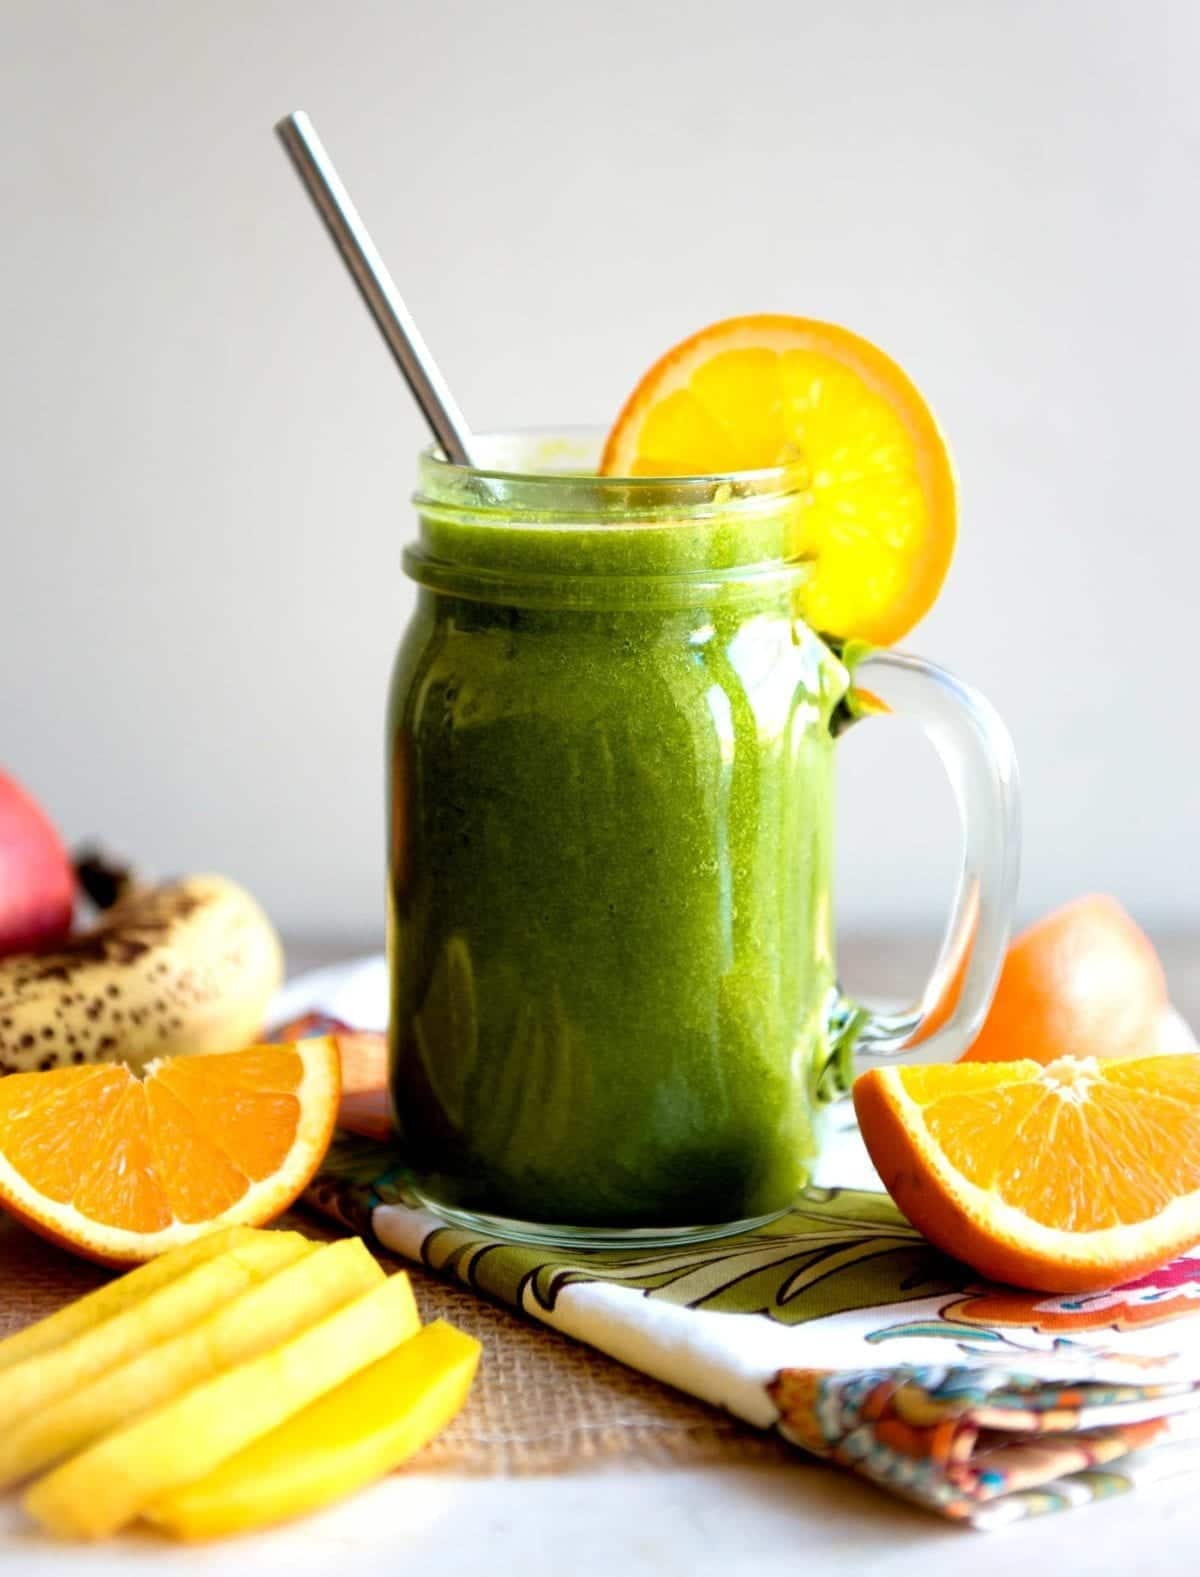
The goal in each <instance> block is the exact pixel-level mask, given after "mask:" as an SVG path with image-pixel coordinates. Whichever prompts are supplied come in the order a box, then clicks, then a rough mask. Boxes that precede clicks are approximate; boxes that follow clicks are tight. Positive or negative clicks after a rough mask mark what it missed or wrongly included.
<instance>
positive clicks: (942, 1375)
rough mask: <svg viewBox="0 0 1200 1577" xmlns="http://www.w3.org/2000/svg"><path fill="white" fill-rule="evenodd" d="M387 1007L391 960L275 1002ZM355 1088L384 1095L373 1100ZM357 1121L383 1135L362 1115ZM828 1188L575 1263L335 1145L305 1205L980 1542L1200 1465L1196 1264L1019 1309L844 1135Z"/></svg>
mask: <svg viewBox="0 0 1200 1577" xmlns="http://www.w3.org/2000/svg"><path fill="white" fill-rule="evenodd" d="M386 1002H387V993H386V977H385V974H384V971H383V968H382V964H381V962H380V961H378V960H370V961H367V962H365V963H360V964H355V965H352V966H348V967H347V968H345V969H341V970H327V971H322V972H320V974H318V975H314V976H310V977H308V978H307V979H302V980H301V981H298V982H296V983H294V984H293V985H292V986H291V987H289V988H288V990H287V992H286V993H285V995H284V998H283V999H282V1000H281V1002H280V1004H279V1008H280V1016H282V1017H287V1018H291V1017H292V1016H293V1015H296V1014H300V1013H305V1012H308V1013H312V1012H316V1013H319V1014H320V1013H324V1014H329V1015H333V1016H335V1017H334V1018H333V1019H332V1020H331V1022H332V1023H333V1026H334V1027H337V1020H341V1021H343V1022H349V1023H355V1024H359V1025H363V1024H366V1025H371V1024H379V1023H380V1022H382V1021H383V1018H384V1017H385V1015H386ZM312 1022H313V1021H311V1020H309V1021H308V1023H309V1024H310V1026H311V1025H312ZM318 1022H319V1021H318ZM356 1094H357V1095H359V1096H362V1095H366V1096H367V1097H368V1101H369V1097H370V1091H364V1090H363V1089H362V1088H361V1084H360V1088H359V1089H358V1090H357V1091H356ZM363 1126H365V1127H366V1128H367V1129H368V1131H371V1130H372V1127H373V1124H372V1121H371V1118H370V1114H369V1113H368V1115H367V1120H366V1122H365V1123H364V1124H363ZM872 1181H874V1182H875V1186H874V1188H872V1187H871V1186H870V1184H871V1182H872ZM819 1184H820V1186H814V1187H813V1188H812V1189H810V1190H809V1191H808V1192H807V1193H806V1195H805V1196H804V1197H803V1198H802V1199H800V1200H798V1201H797V1203H796V1206H795V1208H794V1209H793V1210H792V1211H790V1212H789V1214H788V1215H786V1216H785V1217H784V1218H783V1219H782V1220H780V1221H776V1222H773V1223H771V1225H769V1226H766V1227H761V1228H759V1229H758V1230H756V1231H754V1232H749V1233H744V1234H741V1235H739V1236H737V1237H731V1238H725V1239H722V1240H719V1241H717V1242H713V1243H703V1244H697V1245H691V1246H688V1247H681V1248H671V1249H653V1250H647V1249H639V1250H635V1251H627V1250H620V1251H600V1252H593V1253H582V1254H581V1253H574V1252H570V1251H566V1250H557V1249H548V1248H537V1247H527V1246H517V1245H514V1244H510V1243H506V1242H502V1241H500V1240H498V1239H495V1238H492V1237H488V1236H485V1235H484V1234H482V1233H479V1232H474V1231H467V1230H464V1229H461V1228H459V1227H454V1226H450V1225H447V1224H446V1223H445V1222H443V1221H441V1220H439V1219H438V1218H437V1217H436V1216H434V1215H432V1214H430V1213H429V1212H428V1211H427V1210H424V1209H422V1208H420V1207H418V1206H416V1205H415V1204H414V1203H412V1202H411V1200H410V1199H409V1197H408V1195H407V1194H406V1190H405V1180H404V1164H403V1157H402V1155H401V1154H400V1153H399V1152H398V1151H397V1150H396V1149H394V1148H393V1147H392V1146H391V1145H390V1144H388V1143H385V1142H381V1141H379V1140H378V1139H371V1138H366V1137H363V1136H361V1135H352V1134H343V1135H341V1136H340V1137H339V1138H338V1139H337V1140H336V1141H335V1143H334V1145H333V1147H332V1149H331V1151H330V1154H329V1156H328V1158H327V1160H326V1163H325V1166H324V1167H323V1169H322V1171H321V1173H320V1174H319V1176H318V1178H317V1179H316V1181H315V1183H314V1184H313V1186H312V1188H311V1189H310V1192H309V1199H310V1202H311V1203H313V1204H314V1205H316V1206H317V1207H318V1208H320V1209H321V1210H322V1211H324V1212H325V1213H326V1214H328V1215H331V1216H334V1217H336V1218H337V1219H338V1220H340V1221H342V1222H343V1223H344V1224H346V1225H347V1226H349V1227H350V1228H351V1229H352V1230H354V1231H358V1232H362V1233H364V1234H368V1235H371V1236H373V1237H375V1238H376V1239H377V1240H378V1241H379V1242H380V1243H382V1244H383V1245H384V1246H385V1247H387V1248H388V1249H390V1250H392V1251H394V1252H396V1253H398V1254H401V1255H404V1256H406V1257H407V1258H409V1259H412V1260H415V1261H418V1262H419V1263H422V1264H424V1265H426V1266H428V1267H429V1268H430V1269H431V1270H433V1271H436V1272H439V1273H441V1274H443V1275H446V1276H450V1277H454V1278H456V1279H457V1280H458V1281H460V1282H461V1283H463V1284H464V1285H465V1286H467V1287H468V1288H471V1289H474V1290H475V1291H478V1292H479V1293H481V1294H483V1295H484V1296H487V1297H489V1298H494V1299H499V1300H501V1301H502V1302H504V1303H507V1304H510V1305H511V1306H512V1307H514V1308H517V1309H520V1310H521V1311H523V1312H524V1313H525V1314H528V1315H531V1316H533V1317H534V1318H535V1319H538V1320H541V1321H543V1322H544V1323H545V1324H547V1325H549V1326H552V1327H553V1328H554V1329H556V1330H559V1331H563V1332H565V1333H566V1334H567V1335H570V1336H573V1337H575V1338H576V1339H577V1340H579V1341H582V1342H586V1343H588V1344H590V1345H591V1346H593V1347H596V1348H598V1349H600V1350H601V1351H602V1352H605V1353H608V1354H610V1355H611V1356H612V1357H614V1358H617V1359H620V1360H621V1361H622V1362H624V1363H628V1364H631V1365H633V1366H634V1367H635V1368H638V1369H641V1370H644V1371H645V1372H646V1373H648V1374H651V1375H654V1376H655V1377H656V1378H658V1379H660V1380H664V1381H666V1382H667V1383H668V1384H670V1385H674V1386H677V1387H679V1388H680V1389H681V1390H684V1391H687V1392H690V1393H691V1394H692V1395H693V1396H697V1397H699V1398H701V1399H702V1400H704V1401H707V1402H710V1403H713V1404H715V1405H716V1406H718V1407H722V1408H725V1409H727V1410H728V1411H729V1412H730V1413H733V1414H735V1415H736V1416H737V1417H739V1418H742V1419H744V1420H745V1421H746V1422H747V1423H750V1424H752V1425H755V1426H756V1427H758V1428H761V1429H774V1430H776V1431H778V1433H779V1434H780V1435H782V1436H783V1437H784V1438H785V1439H787V1440H788V1441H790V1442H791V1443H792V1444H794V1445H796V1446H798V1447H800V1448H802V1449H803V1450H804V1451H807V1452H810V1453H812V1454H813V1455H815V1456H819V1457H822V1458H825V1459H827V1460H829V1461H832V1462H837V1463H839V1464H841V1465H843V1466H845V1467H849V1468H851V1469H853V1470H854V1471H855V1472H857V1473H859V1474H861V1475H862V1476H863V1477H865V1478H868V1479H870V1480H872V1481H873V1482H874V1483H876V1484H878V1485H880V1486H881V1487H883V1488H885V1489H887V1490H890V1491H891V1492H893V1493H894V1494H897V1495H901V1496H903V1497H904V1498H905V1499H908V1500H911V1501H915V1502H917V1503H918V1504H920V1505H922V1506H925V1507H927V1508H929V1509H930V1510H932V1511H936V1512H938V1513H939V1514H941V1515H942V1516H944V1517H949V1518H952V1519H954V1520H956V1521H958V1522H961V1523H964V1524H968V1525H970V1526H973V1527H976V1528H985V1529H987V1528H996V1527H1000V1526H1003V1525H1005V1524H1007V1523H1010V1522H1014V1521H1017V1520H1019V1519H1021V1518H1024V1517H1028V1516H1033V1515H1036V1514H1038V1513H1040V1512H1045V1511H1054V1510H1059V1509H1061V1508H1064V1507H1069V1506H1076V1505H1081V1504H1086V1503H1087V1502H1088V1501H1091V1500H1094V1499H1097V1498H1099V1497H1101V1496H1107V1495H1111V1494H1114V1493H1117V1492H1119V1491H1122V1490H1127V1489H1131V1488H1133V1487H1134V1486H1135V1485H1137V1484H1139V1483H1142V1482H1145V1481H1148V1480H1153V1479H1157V1478H1161V1477H1165V1476H1167V1475H1170V1474H1174V1473H1181V1472H1186V1471H1191V1470H1195V1469H1200V1252H1197V1254H1196V1255H1194V1256H1187V1257H1184V1258H1182V1259H1179V1260H1177V1261H1175V1263H1174V1264H1172V1265H1169V1266H1166V1267H1165V1268H1163V1269H1162V1270H1159V1271H1156V1272H1152V1273H1151V1274H1149V1275H1146V1276H1142V1277H1139V1278H1138V1279H1137V1280H1136V1281H1133V1282H1130V1283H1129V1284H1128V1285H1126V1286H1123V1287H1119V1288H1116V1289H1114V1290H1113V1291H1110V1292H1105V1293H1095V1294H1087V1295H1074V1296H1050V1295H1045V1294H1038V1293H1029V1292H1020V1291H1016V1290H1014V1289H1012V1288H1005V1287H999V1286H994V1285H990V1284H988V1283H986V1282H982V1281H980V1280H979V1278H978V1277H976V1276H975V1275H974V1274H973V1273H972V1272H971V1271H970V1270H968V1269H967V1268H966V1267H965V1266H963V1265H960V1264H959V1263H957V1262H956V1261H954V1260H950V1259H947V1258H946V1257H945V1256H943V1255H941V1254H939V1253H938V1252H937V1251H936V1250H934V1249H933V1248H932V1247H931V1246H930V1245H929V1244H928V1243H927V1242H926V1241H925V1239H924V1238H922V1237H921V1235H920V1234H919V1233H918V1232H916V1231H914V1230H913V1229H912V1228H911V1227H910V1226H909V1225H908V1223H907V1222H906V1221H905V1220H904V1218H903V1217H902V1216H901V1215H900V1214H899V1212H898V1211H897V1210H896V1209H895V1207H894V1206H893V1205H892V1203H891V1201H890V1200H889V1199H888V1197H887V1196H886V1194H884V1193H882V1192H880V1191H879V1188H878V1181H877V1179H873V1174H872V1172H871V1168H870V1163H869V1161H867V1158H866V1156H865V1152H863V1150H862V1147H861V1142H860V1141H859V1140H858V1136H857V1134H855V1133H853V1132H852V1131H847V1132H843V1133H840V1134H835V1135H833V1136H831V1143H830V1145H829V1147H828V1149H827V1152H826V1154H825V1156H824V1158H823V1164H822V1171H821V1173H820V1176H819ZM864 1185H865V1186H864Z"/></svg>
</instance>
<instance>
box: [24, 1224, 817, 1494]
mask: <svg viewBox="0 0 1200 1577" xmlns="http://www.w3.org/2000/svg"><path fill="white" fill-rule="evenodd" d="M280 1225H282V1226H288V1227H293V1228H295V1229H297V1230H298V1231H301V1232H304V1233H305V1234H306V1235H307V1236H309V1237H312V1238H317V1239H322V1240H328V1239H330V1238H332V1237H335V1236H337V1235H338V1234H337V1229H336V1228H335V1227H334V1226H332V1225H331V1224H330V1223H327V1222H325V1221H322V1220H321V1219H320V1218H319V1217H316V1216H312V1215H309V1214H308V1213H307V1212H303V1211H294V1212H292V1213H291V1214H290V1215H288V1216H287V1217H286V1218H285V1219H284V1220H283V1221H282V1222H281V1223H280ZM381 1257H383V1256H381ZM388 1268H389V1270H390V1269H395V1268H396V1266H395V1262H391V1261H389V1262H388ZM404 1268H405V1269H406V1270H407V1272H408V1274H409V1276H410V1277H411V1278H412V1281H413V1285H414V1288H415V1290H416V1294H417V1300H418V1302H419V1304H420V1307H421V1316H422V1318H423V1319H424V1320H426V1321H428V1320H433V1319H438V1318H442V1319H447V1320H449V1321H451V1322H452V1323H453V1324H454V1325H456V1326H458V1328H459V1329H460V1330H464V1331H468V1332H470V1334H471V1335H472V1336H476V1337H478V1339H479V1340H480V1341H481V1342H482V1343H483V1348H484V1357H483V1362H482V1364H481V1365H480V1370H479V1376H478V1379H477V1380H476V1382H475V1385H474V1387H473V1389H472V1392H471V1397H470V1400H469V1401H468V1403H467V1406H466V1408H465V1409H464V1411H463V1412H462V1413H461V1414H460V1415H459V1416H458V1418H457V1419H455V1421H454V1422H453V1423H452V1424H451V1425H450V1427H449V1428H448V1429H446V1430H445V1431H444V1432H443V1433H442V1434H441V1435H440V1436H439V1437H438V1439H437V1440H435V1441H433V1442H432V1444H430V1445H429V1446H427V1447H426V1448H425V1450H424V1451H423V1452H422V1453H421V1454H420V1456H419V1457H418V1458H416V1459H414V1461H413V1464H412V1467H413V1469H414V1470H416V1471H426V1472H437V1471H444V1472H459V1473H478V1474H486V1473H555V1472H565V1471H567V1470H569V1469H571V1468H573V1467H578V1466H580V1465H583V1464H587V1463H606V1462H608V1463H611V1462H621V1463H622V1464H628V1465H637V1464H639V1463H641V1464H645V1463H655V1462H658V1463H661V1462H664V1461H674V1462H688V1463H696V1462H714V1461H719V1462H747V1461H763V1460H767V1461H770V1460H775V1461H778V1460H780V1459H782V1458H784V1457H787V1458H788V1459H789V1460H791V1461H793V1462H794V1461H796V1460H797V1458H796V1457H795V1456H794V1455H793V1454H792V1453H790V1452H789V1451H788V1450H787V1448H786V1447H785V1446H783V1445H782V1444H781V1443H780V1442H779V1441H778V1440H777V1439H775V1438H773V1437H769V1436H761V1435H758V1434H757V1433H756V1432H755V1431H754V1430H752V1429H749V1428H747V1427H746V1426H745V1425H743V1424H739V1423H738V1422H737V1421H736V1420H734V1419H732V1418H728V1417H726V1416H725V1415H724V1414H723V1413H720V1412H718V1411H717V1410H716V1409H715V1408H710V1407H706V1406H705V1405H704V1404H703V1403H701V1402H696V1401H693V1400H691V1399H690V1398H688V1397H686V1396H683V1395H682V1394H681V1393H679V1392H677V1391H672V1390H671V1389H670V1388H669V1387H667V1386H665V1385H661V1384H660V1383H659V1382H658V1381H656V1380H652V1379H650V1378H649V1377H648V1376H646V1375H642V1374H639V1373H638V1372H637V1371H636V1370H633V1369H628V1368H626V1367H625V1366H624V1365H623V1364H618V1363H616V1362H614V1361H613V1360H612V1359H610V1358H606V1357H604V1355H603V1354H601V1353H597V1352H594V1351H592V1350H591V1349H589V1348H586V1347H583V1346H580V1345H579V1344H577V1343H575V1342H573V1341H571V1340H570V1338H569V1337H566V1336H560V1335H559V1334H558V1333H557V1332H555V1331H551V1330H547V1329H546V1328H545V1327H544V1326H541V1325H537V1324H535V1323H534V1322H533V1321H527V1320H523V1319H521V1318H519V1317H518V1316H517V1315H515V1314H512V1313H510V1312H508V1311H507V1310H505V1309H502V1308H499V1307H497V1306H494V1305H492V1304H489V1303H486V1302H485V1301H483V1300H482V1299H480V1298H478V1297H476V1296H474V1295H473V1294H471V1293H467V1292H465V1291H463V1290H461V1289H460V1288H457V1287H454V1286H451V1285H449V1284H446V1283H443V1282H441V1281H438V1280H437V1279H436V1278H435V1277H433V1276H430V1275H428V1274H427V1273H425V1272H424V1271H422V1270H420V1269H418V1268H417V1267H415V1266H412V1265H405V1267H404ZM105 1279H106V1274H105V1272H104V1271H103V1270H101V1269H100V1268H99V1267H97V1266H95V1265H90V1264H88V1263H87V1262H86V1261H84V1260H80V1259H76V1258H74V1257H73V1256H72V1255H70V1254H66V1253H63V1252H62V1251H61V1250H58V1249H55V1248H54V1247H52V1246H51V1245H50V1244H48V1243H44V1242H43V1241H42V1240H41V1239H40V1238H37V1237H34V1236H33V1235H32V1234H31V1233H29V1232H26V1231H25V1230H24V1229H23V1228H21V1227H19V1226H17V1225H16V1224H15V1223H13V1222H11V1221H3V1220H0V1335H6V1334H7V1333H8V1332H10V1331H15V1330H19V1329H20V1328H21V1327H22V1326H24V1325H27V1324H29V1323H30V1322H31V1321H33V1320H37V1319H41V1318H42V1317H43V1316H44V1315H47V1314H52V1313H53V1312H54V1310H55V1309H58V1308H61V1307H62V1305H63V1304H64V1303H67V1302H69V1301H70V1300H71V1299H72V1298H76V1297H79V1296H81V1295H82V1294H83V1293H85V1292H90V1291H91V1290H92V1289H93V1288H94V1287H98V1286H99V1285H100V1284H101V1283H102V1282H103V1281H104V1280H105Z"/></svg>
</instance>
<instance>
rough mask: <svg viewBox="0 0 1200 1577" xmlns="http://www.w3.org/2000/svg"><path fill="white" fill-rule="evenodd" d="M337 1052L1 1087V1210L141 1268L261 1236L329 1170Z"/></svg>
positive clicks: (18, 1081)
mask: <svg viewBox="0 0 1200 1577" xmlns="http://www.w3.org/2000/svg"><path fill="white" fill-rule="evenodd" d="M339 1089H340V1080H339V1071H338V1052H337V1047H336V1045H335V1044H334V1042H333V1040H331V1039H329V1038H327V1037H320V1038H316V1039H313V1040H302V1041H297V1042H296V1043H295V1044H294V1045H277V1046H252V1047H250V1048H249V1049H248V1050H245V1051H235V1052H222V1053H216V1054H205V1055H201V1056H190V1057H189V1056H182V1057H170V1058H162V1059H160V1060H159V1061H157V1062H153V1063H150V1064H149V1065H148V1066H147V1068H146V1069H145V1072H144V1075H143V1076H142V1077H139V1076H138V1075H137V1074H135V1073H133V1072H132V1071H131V1070H130V1069H129V1068H127V1067H125V1066H124V1065H123V1064H120V1063H96V1064H92V1065H90V1066H84V1067H78V1068H76V1067H71V1068H54V1069H52V1070H50V1071H49V1072H45V1073H14V1074H10V1075H9V1076H8V1077H7V1078H5V1079H0V1205H2V1206H3V1207H4V1208H5V1209H6V1210H8V1211H9V1212H10V1213H11V1214H12V1215H14V1216H16V1217H18V1219H20V1220H21V1221H23V1222H24V1223H25V1224H26V1225H27V1226H29V1227H32V1228H33V1230H34V1231H35V1232H40V1233H41V1234H42V1235H43V1236H44V1237H48V1238H50V1239H51V1240H52V1241H54V1242H57V1243H59V1244H61V1245H62V1246H64V1247H66V1248H69V1249H71V1250H73V1251H74V1252H75V1253H77V1254H82V1255H84V1256H86V1257H87V1258H89V1259H95V1260H100V1261H102V1262H104V1263H110V1264H132V1263H136V1262H140V1261H143V1260H147V1259H152V1258H153V1257H154V1256H155V1255H157V1254H161V1253H164V1252H165V1251H166V1250H167V1249H169V1248H175V1247H177V1246H178V1245H179V1244H181V1243H187V1242H189V1241H191V1240H192V1239H193V1238H197V1237H201V1236H203V1235H204V1234H205V1233H208V1232H211V1231H213V1230H214V1229H215V1228H216V1227H218V1226H232V1225H235V1224H242V1225H246V1226H261V1225H262V1224H263V1223H264V1222H266V1221H269V1220H271V1219H272V1218H273V1217H274V1216H277V1215H278V1214H279V1213H280V1212H281V1211H282V1210H284V1209H285V1208H286V1207H287V1206H288V1205H289V1204H291V1202H292V1200H293V1199H295V1198H296V1196H297V1195H298V1194H299V1193H300V1191H301V1189H303V1188H304V1187H305V1185H306V1184H307V1183H308V1182H309V1180H310V1179H311V1177H312V1175H313V1173H314V1172H315V1171H316V1169H317V1167H318V1166H319V1165H320V1162H321V1159H322V1157H323V1156H324V1154H325V1151H326V1150H327V1148H328V1146H329V1140H330V1136H331V1135H332V1132H333V1125H334V1120H335V1118H336V1116H337V1109H338V1095H339Z"/></svg>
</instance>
